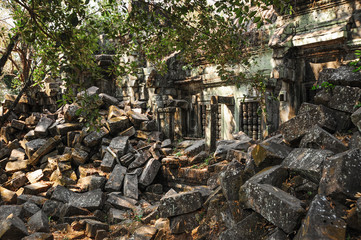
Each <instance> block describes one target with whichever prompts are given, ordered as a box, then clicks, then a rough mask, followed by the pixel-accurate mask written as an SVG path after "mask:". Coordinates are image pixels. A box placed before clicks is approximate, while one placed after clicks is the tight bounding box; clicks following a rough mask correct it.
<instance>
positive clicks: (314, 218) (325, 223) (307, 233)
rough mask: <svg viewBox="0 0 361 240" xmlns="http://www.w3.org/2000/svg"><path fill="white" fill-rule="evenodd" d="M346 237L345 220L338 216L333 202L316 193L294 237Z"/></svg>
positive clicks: (298, 238) (299, 239)
mask: <svg viewBox="0 0 361 240" xmlns="http://www.w3.org/2000/svg"><path fill="white" fill-rule="evenodd" d="M345 237H346V223H345V221H344V220H343V219H341V218H340V217H338V216H337V214H336V211H335V209H334V208H332V204H331V202H329V201H328V200H327V199H326V197H325V196H323V195H316V197H315V198H314V199H313V200H312V203H311V205H310V208H309V209H308V212H307V215H306V217H305V219H304V220H303V221H302V226H301V228H300V229H299V230H298V232H297V235H296V237H295V238H294V239H295V240H301V239H302V240H306V239H309V240H313V239H345Z"/></svg>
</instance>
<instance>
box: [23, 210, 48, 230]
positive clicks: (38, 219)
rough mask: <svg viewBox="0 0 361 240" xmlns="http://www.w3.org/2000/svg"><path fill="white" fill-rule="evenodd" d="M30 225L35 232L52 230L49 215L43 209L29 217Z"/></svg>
mask: <svg viewBox="0 0 361 240" xmlns="http://www.w3.org/2000/svg"><path fill="white" fill-rule="evenodd" d="M28 226H29V229H30V230H31V231H33V232H50V226H49V220H48V217H47V216H46V214H45V213H44V212H43V211H42V210H40V211H38V212H37V213H35V214H34V215H33V216H32V217H30V218H29V220H28Z"/></svg>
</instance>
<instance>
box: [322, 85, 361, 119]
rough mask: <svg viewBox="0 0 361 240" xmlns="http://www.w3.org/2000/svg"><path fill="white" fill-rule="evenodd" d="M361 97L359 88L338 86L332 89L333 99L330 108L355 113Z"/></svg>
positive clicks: (329, 104)
mask: <svg viewBox="0 0 361 240" xmlns="http://www.w3.org/2000/svg"><path fill="white" fill-rule="evenodd" d="M360 96H361V89H360V88H358V87H349V86H336V87H335V88H334V89H332V97H331V99H330V102H329V103H328V106H329V107H330V108H332V109H335V110H339V111H343V112H348V113H353V112H354V111H355V105H356V104H357V102H358V101H359V99H360Z"/></svg>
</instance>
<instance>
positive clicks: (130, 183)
mask: <svg viewBox="0 0 361 240" xmlns="http://www.w3.org/2000/svg"><path fill="white" fill-rule="evenodd" d="M123 194H124V196H126V197H130V198H134V199H138V194H139V193H138V176H137V175H136V174H126V175H125V178H124V185H123Z"/></svg>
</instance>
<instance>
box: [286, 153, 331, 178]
mask: <svg viewBox="0 0 361 240" xmlns="http://www.w3.org/2000/svg"><path fill="white" fill-rule="evenodd" d="M332 155H333V152H331V151H328V150H319V149H312V148H296V149H294V150H293V151H292V152H291V153H290V154H289V155H288V157H287V158H286V159H285V160H284V161H283V163H282V166H283V167H285V168H288V169H290V170H292V171H295V172H297V173H299V174H300V175H302V176H303V177H305V178H307V179H309V180H311V181H313V182H314V183H316V184H318V183H319V182H320V179H321V175H322V168H323V165H324V162H325V161H326V159H327V158H328V157H330V156H332Z"/></svg>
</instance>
